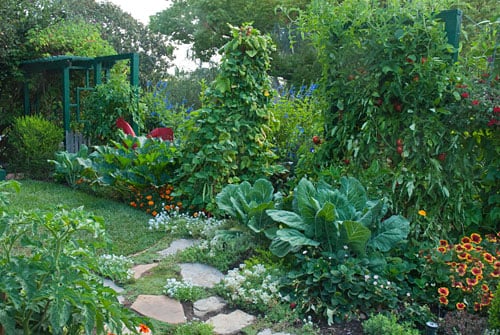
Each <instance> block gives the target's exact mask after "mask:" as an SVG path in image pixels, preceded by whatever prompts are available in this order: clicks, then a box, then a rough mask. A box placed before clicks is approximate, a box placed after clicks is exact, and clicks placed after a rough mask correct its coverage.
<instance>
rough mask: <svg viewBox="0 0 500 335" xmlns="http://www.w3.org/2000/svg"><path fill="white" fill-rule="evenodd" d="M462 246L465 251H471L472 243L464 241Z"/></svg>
mask: <svg viewBox="0 0 500 335" xmlns="http://www.w3.org/2000/svg"><path fill="white" fill-rule="evenodd" d="M463 247H464V249H465V250H467V251H471V250H472V244H470V243H464V244H463Z"/></svg>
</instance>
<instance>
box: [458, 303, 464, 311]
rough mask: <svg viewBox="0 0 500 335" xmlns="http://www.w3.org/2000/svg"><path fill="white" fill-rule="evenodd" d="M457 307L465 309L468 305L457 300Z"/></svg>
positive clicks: (460, 309) (461, 309)
mask: <svg viewBox="0 0 500 335" xmlns="http://www.w3.org/2000/svg"><path fill="white" fill-rule="evenodd" d="M456 307H457V309H458V310H459V311H463V310H464V309H465V307H466V306H465V304H464V303H463V302H457V304H456Z"/></svg>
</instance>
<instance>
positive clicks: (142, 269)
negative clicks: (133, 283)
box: [132, 263, 158, 279]
mask: <svg viewBox="0 0 500 335" xmlns="http://www.w3.org/2000/svg"><path fill="white" fill-rule="evenodd" d="M156 266H158V263H151V264H139V265H136V266H134V267H133V268H132V271H134V279H139V278H141V277H142V275H143V274H144V273H146V272H148V271H149V270H151V269H152V268H154V267H156Z"/></svg>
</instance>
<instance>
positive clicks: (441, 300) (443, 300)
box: [439, 296, 448, 305]
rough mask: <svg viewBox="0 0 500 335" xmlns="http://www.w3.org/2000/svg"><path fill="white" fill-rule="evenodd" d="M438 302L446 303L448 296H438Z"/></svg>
mask: <svg viewBox="0 0 500 335" xmlns="http://www.w3.org/2000/svg"><path fill="white" fill-rule="evenodd" d="M439 303H440V304H441V305H448V298H446V297H445V296H440V297H439Z"/></svg>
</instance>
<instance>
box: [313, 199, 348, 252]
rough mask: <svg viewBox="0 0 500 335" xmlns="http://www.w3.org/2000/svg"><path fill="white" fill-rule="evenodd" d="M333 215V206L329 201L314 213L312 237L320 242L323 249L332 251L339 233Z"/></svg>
mask: <svg viewBox="0 0 500 335" xmlns="http://www.w3.org/2000/svg"><path fill="white" fill-rule="evenodd" d="M335 216H336V215H335V206H334V205H333V204H332V203H331V202H327V203H325V204H324V206H323V207H322V208H321V209H320V210H319V211H318V213H317V214H316V220H315V224H314V236H312V237H313V238H314V239H315V240H317V241H320V242H321V247H322V249H323V251H328V252H333V251H334V250H335V249H336V246H337V244H338V240H339V237H340V234H339V229H338V222H336V221H335ZM306 235H307V232H306Z"/></svg>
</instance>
